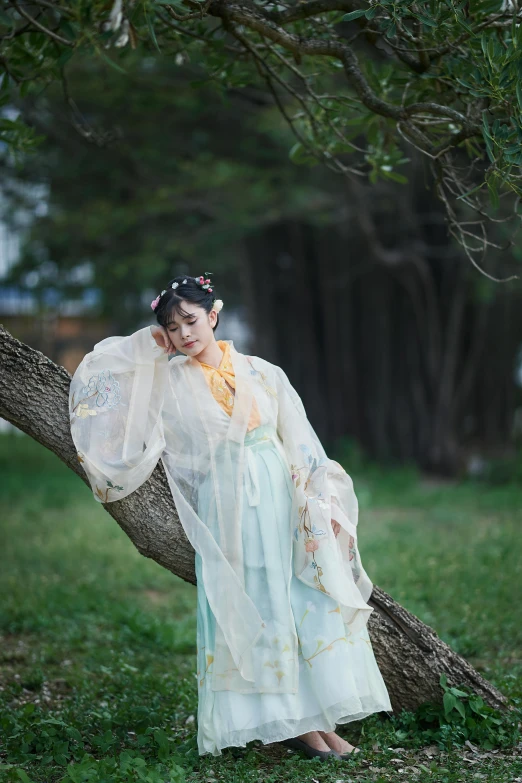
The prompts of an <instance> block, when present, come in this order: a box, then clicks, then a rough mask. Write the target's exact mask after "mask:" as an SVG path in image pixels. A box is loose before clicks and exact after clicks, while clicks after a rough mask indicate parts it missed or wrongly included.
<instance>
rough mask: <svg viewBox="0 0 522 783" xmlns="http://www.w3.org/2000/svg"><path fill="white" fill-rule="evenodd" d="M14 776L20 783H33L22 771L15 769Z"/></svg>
mask: <svg viewBox="0 0 522 783" xmlns="http://www.w3.org/2000/svg"><path fill="white" fill-rule="evenodd" d="M16 774H17V775H18V777H19V778H20V780H21V781H22V783H34V781H33V780H31V778H30V777H29V776H28V774H27V772H24V770H23V769H17V770H16Z"/></svg>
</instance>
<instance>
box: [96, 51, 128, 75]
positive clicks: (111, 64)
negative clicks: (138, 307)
mask: <svg viewBox="0 0 522 783" xmlns="http://www.w3.org/2000/svg"><path fill="white" fill-rule="evenodd" d="M98 54H99V55H100V57H101V58H102V60H105V62H106V63H107V65H110V66H111V68H114V70H115V71H118V72H119V73H123V74H126V73H127V71H126V70H125V68H122V67H121V66H120V65H118V64H117V63H115V62H114V60H111V58H110V57H107V55H106V54H105V52H102V50H101V49H98Z"/></svg>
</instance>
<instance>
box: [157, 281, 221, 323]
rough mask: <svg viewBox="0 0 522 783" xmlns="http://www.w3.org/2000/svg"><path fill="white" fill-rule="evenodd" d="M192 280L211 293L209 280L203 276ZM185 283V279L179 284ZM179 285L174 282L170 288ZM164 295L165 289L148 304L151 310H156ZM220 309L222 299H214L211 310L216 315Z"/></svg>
mask: <svg viewBox="0 0 522 783" xmlns="http://www.w3.org/2000/svg"><path fill="white" fill-rule="evenodd" d="M210 274H212V273H211V272H207V275H210ZM194 280H195V281H196V283H197V284H198V285H200V286H201V288H203V289H205V291H206V292H207V293H209V294H211V293H212V288H211V287H210V285H211V281H210V279H209V278H205V277H204V276H203V275H199V277H195V278H194ZM186 282H187V279H186V278H185V279H184V280H183V283H181V285H183V284H184V283H186ZM179 285H180V284H179V283H176V282H174V283H172V286H171V288H174V289H176V288H177V287H178V286H179ZM166 293H167V289H166V288H164V289H163V291H162V292H161V294H158V296H157V297H156V298H155V299H153V300H152V302H151V303H150V306H151V308H152V309H153V310H156V308H157V307H158V305H159V303H160V299H161V297H162V296H163V294H166ZM222 307H223V300H222V299H215V300H214V302H213V303H212V310H215V311H216V312H217V313H219V312H220V310H221V308H222Z"/></svg>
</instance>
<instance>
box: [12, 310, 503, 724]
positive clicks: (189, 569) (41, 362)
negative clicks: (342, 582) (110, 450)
mask: <svg viewBox="0 0 522 783" xmlns="http://www.w3.org/2000/svg"><path fill="white" fill-rule="evenodd" d="M70 379H71V376H70V375H69V373H68V372H67V370H65V368H64V367H60V366H58V365H56V364H54V362H52V361H51V360H50V359H48V358H47V357H46V356H44V355H43V354H42V353H40V352H39V351H36V350H34V349H33V348H30V347H29V346H28V345H25V344H24V343H21V342H19V341H18V340H16V339H15V338H14V337H12V335H11V334H9V332H8V331H7V330H6V329H5V328H4V327H3V326H1V325H0V416H2V417H3V418H5V419H6V420H7V421H10V422H11V423H12V424H14V425H15V426H16V427H18V428H19V429H20V430H23V431H24V432H26V433H27V434H28V435H30V436H31V437H32V438H34V439H35V440H36V441H38V443H41V444H42V445H43V446H45V447H46V448H48V449H50V450H51V451H52V452H54V453H55V454H57V455H58V457H60V459H61V460H62V461H63V462H65V464H66V465H67V466H68V467H69V468H71V470H74V472H75V473H77V474H78V475H79V476H80V477H81V478H82V479H83V480H84V481H85V483H87V484H88V480H87V477H86V475H85V473H84V472H83V469H82V467H81V465H80V463H79V461H78V458H77V455H76V449H75V447H74V444H73V441H72V438H71V433H70V428H69V408H68V392H69V384H70ZM104 505H105V510H106V511H107V512H108V513H109V514H110V515H111V516H112V517H113V518H114V519H115V520H116V522H117V523H118V525H119V526H120V527H121V528H122V530H124V531H125V533H126V534H127V535H128V537H129V538H130V539H131V541H132V543H133V544H134V546H135V547H136V548H137V549H138V551H139V552H140V553H141V554H142V555H145V557H150V558H152V559H153V560H155V561H156V562H157V563H159V564H160V565H162V566H163V567H164V568H167V569H168V570H169V571H171V572H172V573H173V574H176V575H177V576H180V577H181V578H182V579H184V580H185V581H187V582H191V583H192V584H195V582H196V578H195V571H194V550H193V549H192V547H191V545H190V544H189V542H188V540H187V538H186V537H185V533H184V531H183V528H182V526H181V524H180V521H179V518H178V515H177V512H176V509H175V507H174V503H173V500H172V496H171V494H170V491H169V486H168V482H167V478H166V475H165V472H164V469H163V465H162V463H161V461H160V462H159V463H158V465H157V467H156V469H155V470H154V472H153V474H152V476H151V478H150V479H149V480H148V481H147V482H146V483H145V484H144V485H143V486H141V487H140V488H139V489H137V490H136V491H135V492H133V493H131V494H130V495H128V496H127V497H126V498H124V499H123V500H119V501H115V502H113V503H108V504H104ZM369 603H370V604H371V605H372V606H373V607H374V609H375V610H376V611H374V612H373V613H372V615H371V616H370V620H369V631H370V635H371V639H372V645H373V648H374V651H375V656H376V658H377V661H378V664H379V667H380V669H381V672H382V674H383V677H384V680H385V682H386V686H387V688H388V690H389V693H390V698H391V702H392V705H393V709H394V710H395V711H398V710H400V709H401V708H403V707H404V708H405V709H408V710H414V709H416V708H417V707H418V706H419V705H420V704H421V703H422V702H424V701H428V700H433V701H440V700H441V698H442V689H441V687H440V684H439V677H440V675H441V674H442V673H443V672H444V673H445V674H446V675H447V678H448V682H449V683H450V684H452V685H458V684H464V685H467V686H469V687H470V688H471V689H472V690H474V691H475V692H476V693H479V694H480V695H481V696H482V697H483V699H484V700H485V701H486V702H487V703H488V704H490V705H491V706H494V707H499V708H501V707H505V706H506V704H507V700H506V698H505V697H504V696H503V695H502V693H500V691H498V690H497V689H496V688H495V687H493V685H491V684H490V683H489V682H487V680H485V679H484V678H483V677H482V676H481V675H480V674H479V673H478V672H477V671H475V669H474V668H473V667H472V666H471V665H470V664H469V663H468V662H467V661H465V660H464V658H462V657H461V656H460V655H457V653H455V652H454V651H453V650H452V649H451V648H450V647H449V646H448V645H447V644H445V643H444V642H443V641H441V640H440V639H439V638H438V636H437V634H436V633H435V631H434V630H433V629H432V628H430V627H429V626H428V625H425V624H424V623H422V622H421V621H420V620H419V619H418V618H417V617H415V616H414V615H412V614H411V613H410V612H408V611H406V609H404V608H403V607H402V606H400V605H399V604H398V603H396V602H395V601H394V600H393V598H391V596H389V595H388V594H387V593H385V592H384V590H381V589H380V588H379V587H375V588H374V590H373V594H372V597H371V598H370V601H369Z"/></svg>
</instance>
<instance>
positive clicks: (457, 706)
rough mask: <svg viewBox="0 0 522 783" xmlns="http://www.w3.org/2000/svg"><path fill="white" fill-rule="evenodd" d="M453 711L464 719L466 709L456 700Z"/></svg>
mask: <svg viewBox="0 0 522 783" xmlns="http://www.w3.org/2000/svg"><path fill="white" fill-rule="evenodd" d="M455 709H456V710H457V712H458V713H459V714H460V715H462V717H463V718H464V719H465V718H466V709H465V707H464V705H463V703H462V702H461V701H459V700H458V699H457V701H456V703H455Z"/></svg>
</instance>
